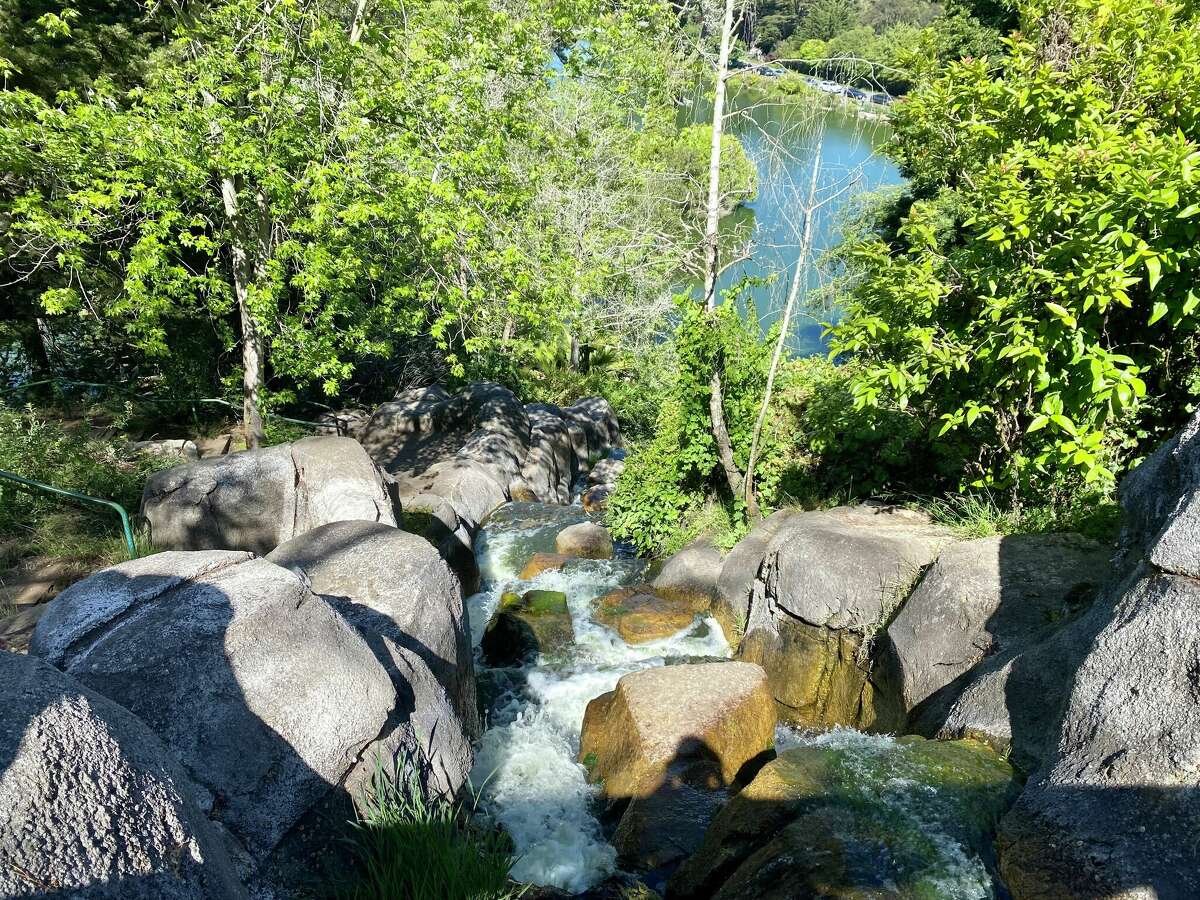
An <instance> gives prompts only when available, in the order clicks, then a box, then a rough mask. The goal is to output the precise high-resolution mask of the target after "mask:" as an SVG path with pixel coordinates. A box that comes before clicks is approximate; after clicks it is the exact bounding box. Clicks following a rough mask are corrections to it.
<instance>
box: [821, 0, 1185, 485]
mask: <svg viewBox="0 0 1200 900" xmlns="http://www.w3.org/2000/svg"><path fill="white" fill-rule="evenodd" d="M1023 20H1024V21H1026V22H1027V23H1028V24H1029V25H1030V26H1031V27H1030V28H1029V29H1028V30H1024V31H1022V32H1020V33H1014V34H1013V35H1012V37H1010V38H1009V39H1007V40H1006V41H1005V42H1004V47H1005V53H1004V58H1003V60H1002V65H1001V68H1000V70H999V74H998V73H997V71H996V70H995V69H994V68H993V67H992V66H990V65H989V64H988V63H987V62H986V61H985V60H978V59H976V60H963V61H962V62H958V63H954V64H953V65H951V66H950V67H949V68H948V69H947V70H946V72H945V74H944V76H943V77H941V78H939V79H937V80H936V81H935V82H933V83H932V84H930V85H929V86H927V87H925V88H924V89H922V90H920V91H919V92H917V93H916V94H915V95H913V96H911V97H910V98H909V100H908V101H907V102H906V103H904V104H902V105H901V106H900V107H899V108H898V109H897V111H896V113H895V114H894V116H893V121H894V124H895V135H896V136H895V144H894V150H895V153H896V155H897V156H898V158H899V160H900V161H901V163H902V166H903V169H904V171H905V173H906V174H907V175H908V177H909V178H910V185H911V190H912V196H911V198H910V199H909V200H908V201H907V205H906V207H905V208H904V209H903V218H902V224H901V226H900V227H899V229H898V231H895V232H889V231H888V230H887V229H881V231H880V233H879V235H878V236H876V237H872V238H869V239H866V240H863V241H860V242H859V243H858V245H857V246H856V247H855V248H854V259H855V260H856V266H857V268H858V273H859V274H860V275H861V278H860V279H859V280H858V282H857V285H858V286H857V288H856V289H855V290H854V292H853V294H852V295H851V296H850V299H849V303H848V307H847V310H846V316H845V318H844V320H843V322H842V323H841V324H840V325H838V326H837V327H836V328H835V329H834V333H833V346H834V347H835V348H836V349H837V350H838V351H840V352H842V353H845V354H848V355H851V356H853V357H854V358H855V360H856V365H857V368H856V370H855V376H854V385H853V389H854V398H855V401H856V403H857V404H858V405H859V406H860V407H868V406H875V407H879V408H886V409H891V410H897V411H904V412H906V413H907V414H909V415H913V416H915V417H916V418H917V420H918V421H920V422H922V423H924V424H925V426H926V427H928V428H930V429H931V431H932V433H933V435H934V437H935V439H936V440H937V441H938V443H939V444H940V445H941V446H943V447H944V448H954V447H955V446H957V447H958V448H959V449H961V450H964V451H967V450H969V452H962V453H960V454H959V455H960V457H961V468H960V473H959V474H960V476H961V484H962V486H963V487H964V488H967V489H979V488H987V489H989V490H992V491H998V492H1005V493H1006V494H1008V496H1009V498H1010V499H1009V501H1008V502H1009V503H1010V504H1016V505H1020V502H1021V501H1022V500H1026V501H1033V502H1037V501H1039V499H1040V498H1041V497H1042V496H1043V495H1044V494H1045V492H1046V491H1047V490H1048V489H1049V488H1050V487H1051V486H1054V485H1061V484H1064V483H1067V482H1069V481H1071V479H1076V480H1078V481H1082V482H1084V483H1085V484H1086V485H1087V486H1088V489H1089V490H1100V491H1101V492H1103V491H1104V490H1107V489H1108V488H1109V487H1110V486H1111V485H1112V483H1113V482H1114V481H1115V479H1116V477H1117V476H1118V475H1119V474H1120V472H1121V471H1123V470H1124V469H1126V468H1127V467H1128V466H1129V465H1131V464H1132V463H1134V462H1136V460H1137V459H1138V458H1139V457H1140V456H1141V455H1143V453H1144V452H1146V450H1147V449H1149V448H1150V447H1152V446H1154V445H1156V444H1157V443H1158V442H1160V441H1161V440H1162V439H1163V438H1164V437H1166V436H1167V435H1169V434H1170V433H1172V432H1173V431H1174V430H1176V429H1177V428H1178V427H1179V426H1180V424H1181V423H1182V422H1183V421H1185V420H1186V417H1187V416H1188V414H1189V413H1190V410H1191V409H1192V408H1193V407H1194V405H1195V403H1196V400H1197V397H1198V395H1197V391H1196V388H1197V382H1198V381H1200V379H1198V378H1197V375H1198V374H1200V372H1198V368H1197V364H1196V360H1197V355H1196V352H1195V350H1196V348H1197V344H1198V337H1197V335H1198V333H1200V293H1197V291H1196V290H1195V283H1196V279H1197V275H1198V273H1200V250H1198V249H1197V247H1198V245H1200V149H1198V143H1197V142H1198V141H1200V112H1198V111H1200V16H1198V15H1197V13H1196V11H1195V8H1194V6H1192V5H1190V4H1186V3H1182V2H1177V0H1050V2H1045V3H1042V2H1035V3H1027V4H1025V5H1024V7H1023Z"/></svg>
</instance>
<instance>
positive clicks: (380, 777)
mask: <svg viewBox="0 0 1200 900" xmlns="http://www.w3.org/2000/svg"><path fill="white" fill-rule="evenodd" d="M359 807H360V810H361V812H360V816H359V820H358V821H357V822H355V823H354V834H353V844H354V849H355V851H356V856H357V859H358V863H359V877H358V880H357V881H356V883H355V885H354V886H353V887H352V888H351V889H350V890H349V891H348V892H346V893H347V896H348V897H350V898H353V900H511V898H516V897H519V896H521V894H523V893H524V889H523V888H521V887H517V886H516V885H514V884H513V883H512V882H511V881H509V878H508V872H509V870H510V869H511V868H512V865H513V862H514V858H513V854H512V844H511V842H510V841H509V840H508V838H507V836H506V835H504V834H503V833H501V832H498V831H493V830H488V829H484V828H480V827H478V826H476V825H474V824H472V823H471V822H470V821H469V819H468V816H467V815H466V812H467V811H466V810H464V809H463V808H462V807H460V806H458V805H456V804H453V803H451V802H449V801H447V800H444V799H440V798H426V797H425V795H424V793H423V791H422V789H421V786H420V784H419V782H418V780H417V778H416V776H415V774H413V775H410V776H405V775H404V774H402V772H401V770H400V767H399V766H397V767H396V768H393V769H391V770H389V769H386V768H384V766H383V764H382V762H381V761H379V760H378V759H377V760H376V764H375V773H374V775H373V776H372V778H371V783H370V786H369V787H368V789H367V790H366V791H365V792H364V793H363V795H362V797H361V798H360V799H359Z"/></svg>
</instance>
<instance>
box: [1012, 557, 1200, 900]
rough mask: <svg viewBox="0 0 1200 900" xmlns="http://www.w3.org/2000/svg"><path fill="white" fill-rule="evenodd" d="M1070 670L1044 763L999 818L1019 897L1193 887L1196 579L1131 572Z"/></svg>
mask: <svg viewBox="0 0 1200 900" xmlns="http://www.w3.org/2000/svg"><path fill="white" fill-rule="evenodd" d="M1085 618H1086V619H1089V620H1092V621H1093V622H1094V623H1095V624H1100V623H1103V627H1101V628H1100V629H1099V630H1098V632H1096V636H1095V638H1094V640H1093V641H1092V642H1091V644H1090V647H1089V648H1088V650H1087V653H1086V657H1085V658H1084V660H1083V662H1082V663H1081V664H1080V666H1079V668H1078V671H1077V672H1076V673H1075V674H1074V677H1073V688H1072V689H1071V693H1070V700H1069V702H1068V704H1067V707H1066V711H1065V715H1064V718H1063V721H1062V726H1061V729H1060V736H1059V739H1058V748H1057V750H1056V752H1055V754H1054V756H1053V758H1052V760H1051V761H1050V762H1049V764H1047V765H1046V766H1044V767H1043V769H1042V770H1041V771H1040V772H1039V773H1038V774H1037V775H1035V777H1034V778H1032V779H1031V780H1030V782H1029V784H1028V785H1027V787H1026V789H1025V791H1024V793H1023V794H1022V795H1021V797H1020V798H1019V799H1018V801H1017V803H1016V805H1015V806H1014V807H1013V809H1012V810H1011V811H1010V812H1009V813H1008V815H1007V816H1006V817H1005V818H1004V820H1003V821H1002V823H1001V828H1000V834H999V837H998V840H997V844H998V846H999V849H1000V861H1001V871H1002V873H1003V875H1004V878H1005V881H1006V883H1007V884H1008V886H1009V888H1010V890H1011V891H1012V894H1013V896H1014V898H1016V900H1024V898H1043V897H1055V898H1064V900H1067V898H1085V897H1087V898H1091V897H1122V898H1146V900H1150V898H1180V900H1182V898H1188V897H1196V896H1200V714H1198V694H1197V691H1198V689H1197V672H1198V671H1200V624H1198V623H1200V584H1197V582H1195V581H1194V580H1192V579H1190V578H1185V577H1180V576H1177V575H1164V574H1149V575H1147V576H1146V577H1142V578H1139V579H1137V580H1136V581H1135V582H1134V583H1133V585H1132V587H1130V588H1129V590H1127V591H1125V592H1124V593H1123V595H1121V596H1120V599H1119V600H1118V601H1117V602H1116V603H1115V604H1114V605H1110V604H1108V603H1098V604H1097V605H1096V606H1095V607H1093V609H1092V611H1091V612H1089V613H1088V615H1087V616H1086V617H1085Z"/></svg>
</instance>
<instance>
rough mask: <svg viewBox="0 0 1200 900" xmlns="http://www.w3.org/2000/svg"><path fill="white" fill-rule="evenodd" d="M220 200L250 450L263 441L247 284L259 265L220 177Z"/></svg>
mask: <svg viewBox="0 0 1200 900" xmlns="http://www.w3.org/2000/svg"><path fill="white" fill-rule="evenodd" d="M221 199H222V201H223V202H224V204H225V216H226V218H227V219H228V221H229V231H230V245H229V255H230V267H231V269H232V270H233V293H234V297H235V298H236V299H237V305H238V316H239V318H240V319H241V327H242V430H243V431H244V432H245V434H246V446H247V447H249V448H250V449H252V450H253V449H255V448H257V447H261V446H262V445H263V443H264V442H265V441H266V433H265V432H264V430H263V420H262V386H263V371H262V368H263V342H262V335H261V333H260V332H259V330H258V323H256V322H255V321H254V314H253V311H252V310H251V309H250V285H251V284H253V282H254V276H255V274H256V272H257V270H258V269H259V268H260V266H261V262H259V261H257V260H252V259H251V257H250V253H251V250H250V248H249V246H248V244H249V241H248V240H247V232H248V229H247V228H246V223H245V221H244V219H243V217H242V215H241V212H240V210H239V208H238V192H237V184H236V183H235V181H234V179H233V178H231V177H229V176H223V177H222V178H221ZM256 243H257V242H256ZM257 249H259V248H258V247H257V246H256V247H255V250H257Z"/></svg>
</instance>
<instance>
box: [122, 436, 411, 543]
mask: <svg viewBox="0 0 1200 900" xmlns="http://www.w3.org/2000/svg"><path fill="white" fill-rule="evenodd" d="M142 513H143V515H145V516H146V518H147V520H149V522H150V530H151V534H152V536H153V539H154V543H155V544H156V545H157V546H159V547H163V548H166V549H170V550H250V551H253V552H255V553H259V554H262V553H269V552H270V551H271V550H273V549H275V547H277V546H278V545H279V544H281V543H283V542H284V541H288V540H291V539H292V538H293V537H295V536H296V535H299V534H303V533H304V532H306V531H309V530H311V529H313V528H318V527H320V526H321V525H325V524H326V523H328V522H339V521H344V520H350V519H360V520H364V521H368V522H383V523H385V524H387V525H395V524H396V516H395V510H394V506H393V501H392V498H391V496H390V495H389V493H388V490H387V487H386V486H385V483H384V479H383V475H382V473H381V472H380V471H379V469H378V468H377V467H376V466H375V464H374V463H372V462H371V460H370V458H369V457H368V456H367V454H366V453H365V452H364V451H363V449H362V447H361V446H360V445H359V444H358V442H356V441H354V440H351V439H350V438H344V437H310V438H303V439H301V440H299V441H296V442H295V443H293V444H280V445H278V446H275V447H267V448H265V449H262V450H246V451H243V452H241V453H232V454H229V455H228V456H221V457H216V458H212V459H204V460H200V461H199V462H193V463H186V464H184V465H181V466H175V467H174V468H171V469H167V470H165V471H162V472H157V473H155V474H154V475H152V476H150V478H149V480H148V481H147V482H146V489H145V492H144V493H143V495H142Z"/></svg>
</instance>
